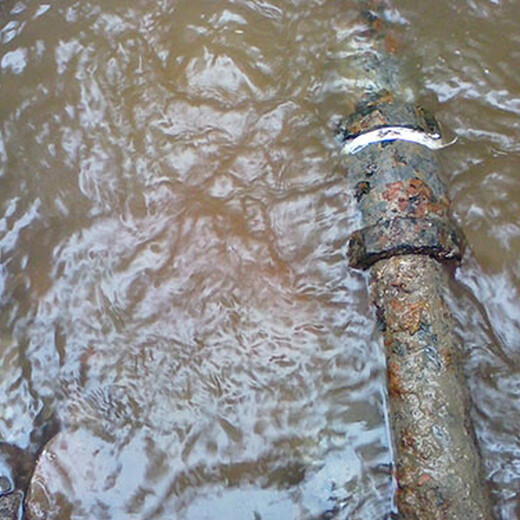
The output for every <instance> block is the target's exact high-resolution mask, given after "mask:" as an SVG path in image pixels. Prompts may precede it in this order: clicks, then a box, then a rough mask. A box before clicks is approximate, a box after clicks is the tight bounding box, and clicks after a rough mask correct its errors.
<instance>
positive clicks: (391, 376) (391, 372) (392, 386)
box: [387, 361, 404, 399]
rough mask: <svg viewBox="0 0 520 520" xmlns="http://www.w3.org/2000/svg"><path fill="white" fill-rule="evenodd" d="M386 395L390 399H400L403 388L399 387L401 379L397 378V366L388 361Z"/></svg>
mask: <svg viewBox="0 0 520 520" xmlns="http://www.w3.org/2000/svg"><path fill="white" fill-rule="evenodd" d="M387 373H388V394H389V396H390V398H391V399H397V398H402V396H403V394H404V388H403V387H402V385H401V378H400V376H399V365H398V364H397V363H394V362H393V361H390V362H389V363H388V369H387Z"/></svg>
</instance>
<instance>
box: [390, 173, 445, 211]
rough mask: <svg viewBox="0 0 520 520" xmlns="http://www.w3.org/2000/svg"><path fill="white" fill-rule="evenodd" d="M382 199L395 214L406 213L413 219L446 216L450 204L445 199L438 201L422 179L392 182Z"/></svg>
mask: <svg viewBox="0 0 520 520" xmlns="http://www.w3.org/2000/svg"><path fill="white" fill-rule="evenodd" d="M382 198H383V199H384V200H386V201H387V202H388V203H389V205H390V206H391V209H392V211H394V212H395V213H404V214H405V215H406V216H409V217H412V218H421V217H425V216H428V215H432V214H433V215H438V216H440V217H442V216H445V215H446V214H447V210H448V202H447V199H446V198H445V197H441V198H439V199H438V200H437V199H436V198H435V196H434V195H433V192H432V190H431V188H430V187H429V186H428V185H427V184H426V183H425V182H424V181H422V180H421V179H418V178H414V179H409V180H408V181H406V182H403V181H396V182H390V183H388V184H387V185H386V186H385V189H384V191H383V193H382Z"/></svg>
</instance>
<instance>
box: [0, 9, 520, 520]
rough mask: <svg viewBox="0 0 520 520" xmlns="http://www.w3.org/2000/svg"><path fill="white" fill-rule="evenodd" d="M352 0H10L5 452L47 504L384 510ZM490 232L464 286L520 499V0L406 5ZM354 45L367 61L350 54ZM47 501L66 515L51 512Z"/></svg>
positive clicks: (2, 153) (489, 434)
mask: <svg viewBox="0 0 520 520" xmlns="http://www.w3.org/2000/svg"><path fill="white" fill-rule="evenodd" d="M355 15H356V4H355V2H345V1H339V0H321V1H309V0H306V1H290V0H285V1H282V0H279V1H271V2H269V1H261V0H240V1H231V0H211V1H210V0H206V1H204V0H190V1H181V0H178V1H176V0H159V1H156V2H150V1H144V0H141V1H135V2H123V1H117V0H105V1H103V2H101V1H99V2H95V1H91V0H82V1H80V2H79V1H78V2H74V1H69V0H60V1H53V2H50V1H49V2H48V3H46V2H42V1H40V0H37V1H26V2H23V1H19V2H13V1H8V0H3V1H2V2H0V215H1V217H0V331H1V335H0V354H1V355H0V376H1V377H0V441H1V445H0V469H1V473H2V475H3V476H4V477H5V478H4V479H3V480H2V485H3V486H4V487H5V488H8V487H9V485H11V484H12V485H14V484H16V485H18V486H22V485H24V484H25V483H26V482H27V478H28V477H29V475H30V471H31V468H32V465H33V464H34V460H35V459H34V455H35V454H36V453H37V452H38V451H39V450H40V449H41V446H42V443H43V442H45V441H46V440H47V439H48V438H49V437H50V436H52V435H53V434H54V433H55V432H56V431H58V430H61V433H60V434H59V436H58V437H56V441H55V444H54V445H53V449H52V451H50V452H49V453H46V455H45V456H46V457H47V459H48V461H47V462H45V461H43V462H42V464H43V466H44V467H43V468H42V470H41V476H42V475H43V477H48V479H49V482H51V484H49V486H50V490H51V492H52V496H51V498H50V499H49V498H48V497H46V496H44V495H43V494H42V495H41V496H39V500H40V501H41V507H42V511H43V510H44V509H45V508H46V507H47V506H48V504H47V506H46V503H45V501H46V500H51V502H52V500H54V502H52V507H51V508H50V509H48V510H47V517H48V518H60V519H66V518H75V519H77V518H100V519H101V518H107V519H121V518H135V519H172V518H178V519H186V520H206V519H207V520H219V519H223V518H225V519H229V520H235V519H236V520H243V519H251V520H257V519H262V520H271V519H272V520H279V519H282V518H283V519H293V518H294V519H302V520H303V519H318V518H323V519H324V518H342V519H343V518H348V519H366V520H373V519H379V518H380V519H383V518H385V517H386V515H387V514H388V513H389V512H390V510H391V508H392V492H393V486H392V481H391V461H392V458H391V452H390V448H389V440H388V428H387V421H386V415H385V405H384V400H385V390H384V365H383V363H384V362H383V356H382V352H381V346H380V342H379V340H380V337H379V335H378V333H377V332H375V331H374V316H373V313H372V311H371V310H370V309H369V306H368V301H367V294H366V278H365V276H364V275H362V274H360V273H357V272H354V271H352V270H350V269H349V268H348V266H347V262H346V258H345V242H346V239H347V237H348V235H349V233H350V232H351V231H352V230H353V229H354V228H355V227H356V224H357V221H356V215H354V214H353V213H352V211H351V207H352V204H351V199H350V195H349V194H347V193H346V192H345V186H346V185H345V180H344V168H343V167H342V166H341V164H340V161H339V157H338V154H337V146H336V143H335V142H334V139H333V136H332V131H331V123H332V122H333V121H334V120H335V119H336V118H337V117H338V116H340V115H341V114H342V113H345V112H348V110H349V109H350V107H351V104H352V100H353V99H354V94H355V90H356V88H358V87H359V85H360V84H361V83H362V79H360V78H352V77H343V78H342V77H340V76H338V75H337V74H336V73H335V70H336V65H337V63H338V60H345V59H348V56H345V54H344V53H340V52H339V50H338V49H341V48H343V49H344V44H345V41H348V40H350V41H351V42H352V49H353V52H355V49H356V45H355V42H356V35H357V32H356V31H358V30H359V28H356V26H355V25H354V24H353V20H354V19H355ZM386 17H387V19H388V20H389V22H390V23H392V24H393V25H394V29H395V33H396V35H397V44H398V45H399V53H400V56H401V57H402V60H403V64H404V67H405V69H406V70H407V72H408V74H409V76H410V78H411V83H410V84H411V88H412V89H414V90H415V92H416V94H417V97H418V99H420V100H421V101H422V102H423V104H425V105H426V106H428V108H430V109H432V110H433V111H434V112H436V114H437V115H438V116H439V119H441V121H442V122H443V123H444V124H445V125H446V126H447V127H448V128H450V129H451V130H453V131H455V132H456V133H457V134H458V136H459V140H458V143H457V144H456V145H455V146H453V147H451V148H450V149H448V150H446V151H444V152H443V153H442V161H443V164H444V167H445V171H446V179H447V181H448V183H449V185H450V193H451V196H452V198H453V201H454V204H453V210H454V215H455V217H456V219H457V221H458V222H459V223H460V225H461V227H462V228H463V230H464V231H465V233H466V235H467V238H468V242H469V246H470V248H469V251H468V252H467V254H466V257H465V259H464V262H463V265H462V267H461V268H460V269H459V271H458V272H457V275H456V277H457V280H458V282H457V283H454V285H453V288H452V298H451V305H452V308H453V311H454V313H455V316H456V319H457V323H458V329H459V333H460V334H461V336H462V337H463V338H464V345H465V348H466V354H467V355H466V367H465V368H466V372H467V375H468V378H469V384H470V388H471V393H472V396H473V400H474V402H475V409H474V411H473V412H474V413H473V416H474V420H475V424H476V428H477V434H478V437H479V440H480V443H481V447H482V452H483V458H484V463H485V468H486V475H487V478H488V480H489V482H490V485H491V488H492V494H493V500H494V504H495V512H496V514H497V516H498V517H499V518H503V519H507V520H509V519H516V518H520V494H519V489H520V436H519V433H518V432H519V428H518V425H519V424H520V384H519V381H520V339H519V337H520V334H519V333H520V298H519V292H520V261H519V257H520V254H519V253H520V226H519V218H520V117H519V116H520V101H519V100H520V75H519V72H518V66H517V64H518V62H519V60H520V30H519V25H520V4H518V3H517V2H515V1H506V0H502V1H500V0H466V1H461V2H449V1H447V0H438V1H436V2H417V1H416V0H413V1H412V0H401V1H400V2H395V5H394V8H392V9H389V10H387V12H386ZM342 70H345V68H343V69H342ZM42 517H43V516H42Z"/></svg>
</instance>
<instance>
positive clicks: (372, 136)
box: [341, 126, 457, 155]
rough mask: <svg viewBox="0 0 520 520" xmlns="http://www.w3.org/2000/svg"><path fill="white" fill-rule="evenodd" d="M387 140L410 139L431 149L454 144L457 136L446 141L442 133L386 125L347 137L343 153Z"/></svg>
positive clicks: (411, 141) (352, 153)
mask: <svg viewBox="0 0 520 520" xmlns="http://www.w3.org/2000/svg"><path fill="white" fill-rule="evenodd" d="M386 141H408V142H410V143H416V144H419V145H421V146H425V147H426V148H429V149H430V150H440V149H442V148H446V147H447V146H451V145H452V144H454V143H455V142H456V141H457V138H456V137H455V138H454V139H453V140H452V141H445V140H444V139H443V137H442V135H441V134H440V133H435V134H433V133H432V134H430V133H427V132H425V131H423V130H417V129H415V128H408V127H405V126H385V127H382V128H377V129H376V130H369V131H368V132H364V133H362V134H359V135H357V136H355V137H352V138H349V139H347V141H346V143H345V145H344V146H343V148H342V149H341V153H342V154H343V155H355V154H356V153H358V152H360V151H361V150H363V148H366V147H367V146H369V145H371V144H375V143H382V142H386Z"/></svg>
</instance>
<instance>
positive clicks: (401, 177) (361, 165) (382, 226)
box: [339, 94, 463, 269]
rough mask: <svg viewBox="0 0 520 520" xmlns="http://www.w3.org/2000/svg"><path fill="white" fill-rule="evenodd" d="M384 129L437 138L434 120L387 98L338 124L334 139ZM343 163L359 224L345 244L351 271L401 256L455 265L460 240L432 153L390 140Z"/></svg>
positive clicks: (347, 137) (431, 151)
mask: <svg viewBox="0 0 520 520" xmlns="http://www.w3.org/2000/svg"><path fill="white" fill-rule="evenodd" d="M388 126H399V127H404V128H409V129H414V130H417V131H420V132H424V133H425V134H426V133H428V135H430V136H431V137H432V138H434V137H435V136H440V131H439V127H438V125H437V123H436V122H435V119H434V118H433V117H432V116H430V115H429V114H428V113H427V112H426V111H425V110H422V109H419V108H417V107H415V106H412V105H410V104H406V103H395V102H393V100H392V98H391V96H390V95H389V94H384V95H383V96H382V95H379V96H378V98H377V99H376V101H375V102H365V103H364V104H363V105H362V106H360V107H359V108H358V112H356V114H354V115H352V116H350V117H349V118H347V119H346V120H345V121H344V122H343V123H342V124H341V126H340V128H339V135H340V138H341V139H342V140H343V141H345V140H348V139H352V138H355V137H357V136H359V135H363V134H364V133H366V132H370V131H373V130H376V129H378V128H384V127H388ZM439 138H440V137H439ZM347 160H348V162H347V166H348V180H349V185H350V186H351V189H352V191H353V193H354V196H355V199H356V202H357V204H358V208H359V210H360V213H361V220H362V228H361V229H360V230H358V231H356V232H354V233H353V234H352V235H351V237H350V240H349V262H350V265H351V266H352V267H355V268H360V269H367V268H369V267H370V266H371V265H373V264H374V263H375V262H377V261H379V260H382V259H384V258H390V257H392V256H397V255H403V254H422V255H429V256H432V257H434V258H436V259H437V260H439V261H448V260H451V261H453V260H455V261H458V260H460V258H461V257H462V253H463V238H462V235H461V234H460V232H459V231H458V229H457V227H456V225H455V223H454V222H453V221H452V219H451V218H450V216H449V213H448V209H449V200H448V197H447V190H446V186H445V184H444V182H443V181H442V179H441V175H440V166H439V163H438V161H437V158H436V156H435V153H434V151H433V150H430V149H429V148H427V147H425V146H420V145H419V144H417V143H414V142H408V141H401V140H391V141H385V142H377V143H373V144H371V145H370V146H366V147H364V148H363V149H361V150H358V151H357V153H355V154H354V155H349V156H348V159H347Z"/></svg>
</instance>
